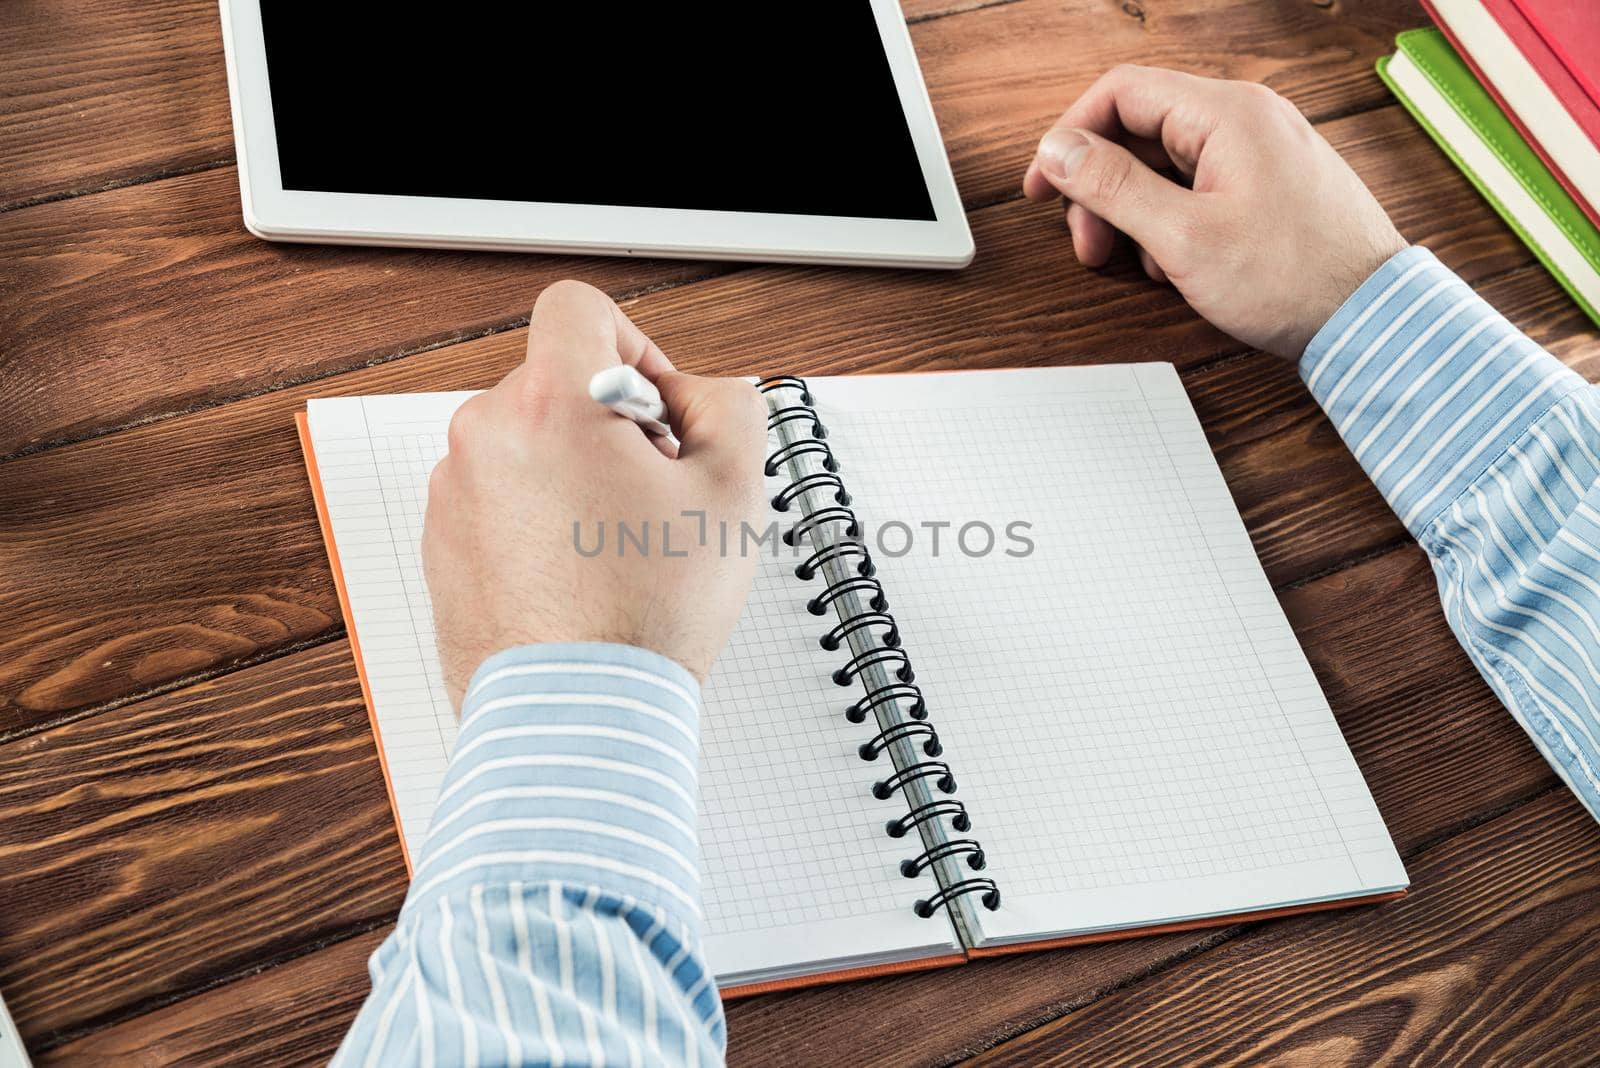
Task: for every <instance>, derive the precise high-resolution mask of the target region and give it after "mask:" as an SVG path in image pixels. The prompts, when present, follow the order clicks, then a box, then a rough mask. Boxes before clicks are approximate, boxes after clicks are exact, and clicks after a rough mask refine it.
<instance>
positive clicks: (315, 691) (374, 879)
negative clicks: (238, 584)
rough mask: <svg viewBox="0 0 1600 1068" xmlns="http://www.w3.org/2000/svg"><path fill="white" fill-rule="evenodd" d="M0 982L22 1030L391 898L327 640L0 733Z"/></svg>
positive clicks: (387, 861) (396, 900)
mask: <svg viewBox="0 0 1600 1068" xmlns="http://www.w3.org/2000/svg"><path fill="white" fill-rule="evenodd" d="M0 813H4V817H3V818H0V900H3V901H5V902H6V907H5V908H4V909H0V946H3V947H4V948H3V950H0V989H4V990H5V992H6V1000H7V1002H8V1004H9V1005H10V1006H11V1011H12V1013H13V1014H14V1015H15V1016H16V1018H17V1019H18V1020H19V1021H26V1022H25V1023H22V1024H20V1026H23V1027H25V1028H27V1029H28V1032H29V1033H30V1034H32V1035H34V1036H39V1035H48V1034H50V1033H51V1032H52V1031H55V1030H57V1029H60V1028H71V1027H81V1026H85V1025H92V1023H93V1021H94V1020H95V1019H96V1018H97V1017H99V1016H102V1015H105V1014H114V1013H118V1012H121V1011H125V1010H126V1009H127V1007H128V1006H131V1005H136V1004H139V1003H140V1002H143V1001H147V1000H150V999H155V998H161V997H164V996H170V995H171V994H173V993H174V992H176V991H180V990H183V989H186V988H192V987H195V986H199V985H204V984H205V983H206V982H208V981H210V980H212V979H214V978H215V977H217V976H219V975H227V974H229V973H231V972H237V971H240V970H243V969H246V968H248V967H250V966H252V965H253V964H255V963H258V962H260V961H263V960H269V959H271V958H272V957H274V956H277V955H280V954H283V953H285V952H287V951H288V950H290V949H292V948H295V947H298V946H304V945H307V944H311V943H315V942H317V941H318V940H321V939H325V938H329V937H332V936H336V935H341V934H345V933H348V932H349V931H350V930H352V929H353V928H357V927H359V926H360V925H362V924H366V923H371V922H374V921H376V920H381V919H383V918H385V917H388V916H392V915H393V914H394V913H395V911H396V910H398V908H399V906H400V901H401V899H402V897H403V896H404V892H405V879H406V876H405V867H404V864H403V863H402V861H401V858H400V847H399V840H398V837H397V836H396V834H395V830H394V824H393V819H392V817H391V816H390V814H389V808H388V803H387V801H386V799H385V795H384V789H383V776H382V772H381V771H380V769H379V765H378V759H377V751H376V749H375V748H374V746H373V742H372V735H371V732H370V730H369V728H368V726H367V714H366V709H365V706H364V705H363V704H362V701H361V693H360V690H359V687H358V686H357V684H356V680H355V674H354V670H353V667H352V664H351V661H350V650H349V646H348V644H347V643H345V642H343V641H338V642H333V643H330V644H327V645H324V646H321V647H319V648H315V649H309V650H306V651H304V652H301V653H299V654H296V655H294V656H290V657H282V658H279V659H277V660H273V661H271V662H269V663H266V664H262V665H259V666H257V667H253V668H249V669H247V670H244V671H239V672H235V673H233V674H231V675H228V676H226V677H224V678H222V679H219V680H217V681H215V682H210V683H205V684H202V685H199V686H194V687H190V688H188V689H186V690H184V691H183V692H181V693H176V694H170V695H166V696H163V697H157V698H154V699H152V700H148V701H142V702H137V703H135V704H132V705H129V706H126V707H124V708H121V709H118V710H116V711H114V712H108V713H105V714H102V715H98V716H92V717H89V718H87V719H84V720H80V721H78V722H77V723H74V724H72V725H71V726H69V727H65V728H61V729H58V730H53V731H48V732H45V733H42V734H38V735H34V736H33V737H30V738H27V739H25V740H23V741H19V742H14V743H12V744H10V745H5V746H0Z"/></svg>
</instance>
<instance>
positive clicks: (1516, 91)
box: [1378, 0, 1600, 325]
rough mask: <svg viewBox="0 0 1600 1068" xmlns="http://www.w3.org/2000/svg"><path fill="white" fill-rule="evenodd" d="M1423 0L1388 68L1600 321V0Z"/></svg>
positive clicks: (1381, 66)
mask: <svg viewBox="0 0 1600 1068" xmlns="http://www.w3.org/2000/svg"><path fill="white" fill-rule="evenodd" d="M1423 5H1424V6H1425V7H1426V8H1427V9H1428V13H1429V14H1430V15H1431V16H1433V21H1434V22H1435V23H1437V24H1438V29H1431V28H1430V29H1421V30H1410V31H1407V32H1406V33H1402V34H1401V35H1400V36H1399V37H1398V38H1396V40H1395V44H1396V45H1397V46H1398V49H1399V50H1398V51H1397V52H1396V53H1395V54H1394V55H1392V56H1386V57H1384V58H1383V59H1380V60H1379V61H1378V74H1379V76H1380V77H1382V78H1383V80H1384V82H1385V83H1386V84H1387V85H1388V86H1389V88H1390V89H1391V90H1393V91H1394V94H1395V96H1397V97H1399V99H1400V102H1401V103H1402V104H1404V105H1405V107H1406V110H1408V111H1409V112H1411V114H1412V116H1414V117H1415V118H1416V120H1417V121H1418V122H1419V123H1421V124H1422V126H1423V128H1424V129H1425V130H1427V131H1428V134H1429V135H1430V136H1431V137H1432V138H1433V139H1434V140H1435V141H1436V142H1438V144H1439V147H1440V148H1442V149H1444V151H1445V153H1446V154H1448V155H1449V156H1450V158H1451V159H1452V160H1454V161H1455V163H1456V165H1457V166H1458V167H1460V168H1461V170H1462V172H1463V173H1464V174H1465V175H1466V176H1467V178H1468V179H1470V180H1471V182H1472V184H1473V185H1474V186H1476V187H1477V189H1478V191H1479V192H1480V193H1482V194H1483V195H1484V197H1485V198H1487V199H1488V201H1489V203H1490V204H1492V205H1493V206H1494V209H1495V210H1496V211H1497V212H1499V213H1500V215H1501V217H1502V218H1504V219H1505V221H1506V222H1507V224H1509V225H1510V226H1511V228H1512V229H1513V230H1515V231H1516V232H1517V234H1518V235H1519V236H1520V237H1521V238H1522V240H1523V241H1524V242H1526V244H1527V245H1528V247H1529V248H1530V249H1531V250H1532V251H1533V253H1534V255H1535V256H1537V257H1538V258H1539V260H1540V262H1541V263H1543V264H1544V265H1545V267H1547V268H1549V270H1550V273H1551V274H1553V275H1554V276H1555V278H1556V280H1557V281H1558V282H1560V283H1561V285H1562V286H1563V287H1564V288H1565V289H1566V291H1567V292H1568V293H1570V294H1572V297H1573V299H1574V300H1576V301H1577V302H1578V304H1579V305H1580V306H1581V307H1582V308H1583V310H1584V312H1585V313H1586V314H1587V315H1588V316H1589V318H1590V319H1592V320H1593V321H1594V322H1595V323H1596V324H1597V325H1600V211H1597V210H1596V205H1600V0H1423ZM1441 31H1442V32H1441Z"/></svg>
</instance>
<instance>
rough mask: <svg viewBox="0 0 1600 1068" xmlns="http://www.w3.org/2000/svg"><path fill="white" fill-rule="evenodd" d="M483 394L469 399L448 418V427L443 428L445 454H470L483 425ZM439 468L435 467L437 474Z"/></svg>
mask: <svg viewBox="0 0 1600 1068" xmlns="http://www.w3.org/2000/svg"><path fill="white" fill-rule="evenodd" d="M483 409H484V402H483V394H479V395H478V396H476V397H470V398H468V399H467V401H466V403H464V404H462V405H461V407H459V408H457V409H456V413H455V414H454V415H452V416H451V417H450V425H449V426H448V427H446V428H445V437H444V440H445V448H446V450H447V452H449V453H452V454H455V455H462V454H470V453H471V452H472V451H473V449H474V448H475V446H476V443H477V441H478V439H479V438H480V437H481V435H482V433H483V429H482V428H483V423H484V418H485V417H484V411H483ZM438 470H439V466H438V465H435V467H434V472H435V473H437V472H438Z"/></svg>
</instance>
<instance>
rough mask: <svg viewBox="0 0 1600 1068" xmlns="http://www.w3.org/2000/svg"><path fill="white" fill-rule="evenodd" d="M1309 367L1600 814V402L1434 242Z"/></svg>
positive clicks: (1380, 278)
mask: <svg viewBox="0 0 1600 1068" xmlns="http://www.w3.org/2000/svg"><path fill="white" fill-rule="evenodd" d="M1300 367H1301V374H1302V376H1303V377H1304V378H1305V380H1306V382H1307V384H1308V385H1309V386H1310V388H1311V391H1312V393H1313V395H1314V396H1315V397H1316V398H1317V400H1318V402H1319V403H1320V404H1321V405H1322V406H1323V408H1324V409H1325V410H1326V411H1327V413H1328V415H1329V418H1330V419H1332V421H1333V423H1334V425H1335V427H1337V428H1338V430H1339V433H1340V435H1341V436H1342V437H1343V438H1344V440H1345V442H1346V443H1347V444H1348V445H1349V446H1350V449H1351V451H1352V452H1353V453H1354V454H1355V456H1356V458H1357V460H1359V461H1360V463H1361V465H1362V466H1363V467H1364V468H1365V469H1366V471H1367V473H1368V474H1369V475H1370V476H1371V477H1372V478H1373V481H1374V482H1375V483H1376V484H1377V486H1378V488H1379V489H1380V490H1381V491H1382V492H1383V494H1384V496H1385V497H1386V498H1387V499H1388V501H1389V503H1390V505H1391V507H1393V508H1394V510H1395V513H1396V514H1397V515H1398V516H1399V517H1400V519H1401V520H1402V521H1403V522H1404V523H1405V524H1406V527H1407V529H1409V530H1410V531H1411V532H1412V534H1413V535H1415V536H1416V538H1417V540H1418V542H1419V543H1420V544H1421V545H1422V547H1423V549H1424V550H1426V551H1427V553H1428V554H1429V557H1430V558H1431V560H1432V561H1433V566H1434V570H1435V573H1436V575H1437V577H1438V581H1439V587H1440V593H1441V596H1442V598H1443V601H1444V608H1445V614H1446V616H1447V618H1448V619H1449V621H1450V625H1451V627H1452V629H1453V630H1454V631H1455V633H1456V636H1457V637H1458V638H1459V639H1460V641H1461V643H1462V646H1463V647H1464V648H1465V649H1466V651H1467V653H1468V654H1469V655H1470V656H1471V657H1472V659H1473V661H1474V663H1475V664H1476V665H1477V666H1478V669H1479V670H1480V671H1481V672H1482V674H1483V675H1484V677H1485V679H1486V680H1488V682H1489V684H1490V686H1491V687H1493V689H1494V691H1495V692H1496V694H1497V695H1498V696H1499V697H1500V698H1501V700H1502V701H1503V702H1504V703H1505V704H1506V706H1507V707H1508V708H1509V709H1510V710H1511V712H1512V713H1513V715H1515V716H1516V718H1517V719H1518V721H1519V722H1520V723H1521V724H1522V726H1523V727H1524V728H1525V729H1526V730H1527V732H1528V734H1529V735H1530V736H1531V737H1532V738H1533V740H1534V742H1535V744H1536V745H1537V746H1538V747H1539V749H1540V751H1541V752H1542V753H1543V754H1544V755H1545V757H1546V758H1547V759H1548V760H1549V761H1550V763H1551V765H1552V766H1553V767H1555V768H1556V770H1557V771H1558V772H1559V773H1560V774H1561V776H1562V777H1563V778H1564V779H1565V780H1566V781H1567V783H1568V784H1569V785H1570V786H1571V787H1572V788H1573V790H1574V791H1575V792H1576V793H1577V794H1578V796H1579V797H1580V798H1581V799H1582V800H1583V802H1584V803H1585V804H1586V805H1587V806H1588V807H1589V808H1590V811H1591V812H1593V813H1595V814H1596V815H1597V817H1600V744H1597V739H1600V668H1597V665H1600V581H1597V578H1596V576H1600V525H1597V523H1600V488H1597V486H1596V480H1597V479H1600V400H1597V396H1596V391H1595V390H1594V388H1593V387H1591V386H1589V385H1588V384H1586V383H1585V382H1584V380H1583V379H1582V378H1580V377H1579V376H1578V375H1576V374H1574V373H1573V372H1572V371H1570V370H1568V369H1567V368H1566V367H1564V366H1563V365H1562V364H1561V363H1560V361H1559V360H1557V359H1556V358H1555V357H1553V356H1551V355H1550V354H1549V353H1547V352H1545V351H1544V350H1543V349H1541V348H1540V347H1539V346H1538V345H1536V344H1535V343H1533V342H1532V341H1530V340H1529V339H1528V338H1527V337H1525V336H1523V335H1522V334H1521V333H1520V332H1518V331H1517V330H1516V329H1515V328H1514V327H1512V326H1511V324H1509V323H1508V322H1506V320H1505V319H1504V318H1502V317H1501V316H1500V315H1499V314H1498V313H1496V312H1495V311H1494V309H1493V308H1491V307H1490V306H1489V305H1488V304H1486V303H1485V302H1484V301H1483V300H1481V299H1480V298H1479V297H1477V296H1476V294H1474V293H1473V292H1472V291H1471V290H1470V289H1469V288H1468V287H1467V286H1466V285H1465V284H1464V283H1462V282H1461V280H1460V279H1458V278H1456V277H1455V275H1454V274H1452V273H1451V272H1450V271H1449V270H1447V269H1446V268H1444V267H1443V266H1442V265H1440V264H1439V263H1438V261H1437V260H1435V259H1434V258H1433V256H1432V255H1431V254H1429V253H1428V252H1427V251H1426V250H1423V249H1420V248H1412V249H1408V250H1406V251H1405V252H1403V253H1401V254H1400V255H1398V256H1396V257H1394V259H1392V260H1390V261H1389V262H1388V263H1387V264H1385V265H1384V266H1383V267H1382V268H1380V269H1379V271H1378V272H1377V273H1376V274H1374V275H1373V277H1372V278H1370V279H1369V280H1368V281H1367V282H1366V283H1365V284H1364V285H1363V286H1362V287H1361V289H1360V290H1359V291H1358V292H1357V293H1356V294H1355V295H1354V296H1353V297H1351V299H1350V300H1349V301H1348V302H1347V303H1346V304H1345V305H1344V307H1343V308H1341V309H1340V310H1339V312H1338V313H1337V314H1336V315H1335V316H1334V317H1333V318H1332V319H1331V320H1330V321H1329V322H1328V323H1327V325H1325V326H1324V327H1323V329H1322V330H1321V332H1319V333H1318V334H1317V336H1316V337H1315V338H1314V339H1313V340H1312V342H1311V344H1310V345H1309V346H1308V347H1307V349H1306V352H1305V355H1304V357H1303V358H1302V360H1301V364H1300Z"/></svg>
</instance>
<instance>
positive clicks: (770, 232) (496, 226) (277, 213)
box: [221, 0, 973, 267]
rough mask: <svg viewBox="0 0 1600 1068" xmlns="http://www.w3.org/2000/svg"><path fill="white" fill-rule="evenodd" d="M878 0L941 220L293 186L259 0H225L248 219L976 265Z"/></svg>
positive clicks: (659, 249) (377, 237)
mask: <svg viewBox="0 0 1600 1068" xmlns="http://www.w3.org/2000/svg"><path fill="white" fill-rule="evenodd" d="M871 3H872V10H873V14H874V16H875V18H876V20H877V24H878V32H879V35H880V37H881V38H882V40H883V45H884V52H885V54H886V55H887V57H888V60H889V69H890V71H891V72H892V73H893V75H894V82H895V88H896V91H897V92H898V93H899V96H900V106H901V110H902V111H903V113H904V115H905V119H906V125H907V127H908V129H909V130H910V132H911V140H912V144H913V145H914V146H915V147H916V152H917V159H918V161H919V162H920V163H921V166H922V175H923V181H924V183H925V184H926V187H927V190H928V195H929V197H930V199H931V200H932V202H933V208H934V213H935V215H936V217H937V218H936V219H935V220H934V221H932V222H926V221H915V220H905V219H861V218H840V217H836V216H819V215H780V214H772V213H764V212H732V211H695V210H685V209H670V208H639V207H621V206H608V205H594V204H552V203H529V202H518V201H505V200H467V199H461V200H456V199H443V198H437V197H411V196H390V195H378V194H364V193H318V192H306V191H302V190H286V189H284V188H283V180H282V177H281V176H280V174H279V170H278V145H277V135H276V131H275V130H274V127H273V122H272V99H271V93H270V91H269V89H268V82H267V59H266V47H265V42H264V38H263V35H262V30H261V9H260V0H221V9H222V36H223V42H224V46H225V49H226V52H227V59H228V89H229V95H230V98H231V101H232V107H233V133H234V145H235V147H236V151H237V153H238V158H239V193H240V197H241V199H242V201H243V206H244V222H245V226H246V227H247V228H248V229H249V230H250V232H251V233H253V234H255V235H257V236H258V237H262V238H266V239H268V240H272V241H321V242H333V243H338V244H359V245H419V246H427V247H435V248H470V249H498V250H505V251H525V252H586V253H599V254H602V255H616V256H681V257H692V258H696V259H741V260H743V259H749V260H770V261H779V262H794V263H842V264H861V265H878V266H918V267H962V266H965V265H966V264H967V263H969V262H970V261H971V259H972V251H973V245H972V234H971V231H969V230H968V228H967V219H966V213H965V212H964V211H963V210H962V206H961V198H960V194H959V193H958V192H957V191H956V184H955V178H954V176H953V175H952V174H951V173H950V163H949V160H948V159H947V158H946V157H945V151H944V142H943V141H942V140H941V139H940V136H939V127H938V124H937V122H936V121H935V120H934V117H933V107H932V105H931V104H930V103H929V100H928V91H927V88H926V87H925V86H924V85H923V81H922V72H921V70H920V69H919V68H918V66H917V59H916V53H915V52H914V51H913V49H912V45H911V35H910V33H909V32H908V31H907V29H906V24H905V19H904V17H903V16H902V14H901V12H900V8H899V5H898V3H897V2H896V0H871ZM862 180H863V181H870V180H871V176H869V175H863V176H862Z"/></svg>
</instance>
